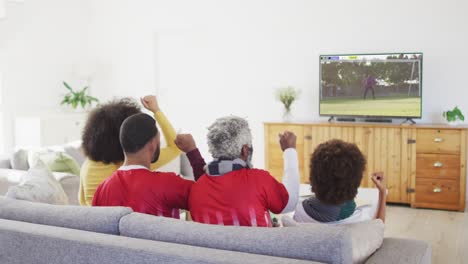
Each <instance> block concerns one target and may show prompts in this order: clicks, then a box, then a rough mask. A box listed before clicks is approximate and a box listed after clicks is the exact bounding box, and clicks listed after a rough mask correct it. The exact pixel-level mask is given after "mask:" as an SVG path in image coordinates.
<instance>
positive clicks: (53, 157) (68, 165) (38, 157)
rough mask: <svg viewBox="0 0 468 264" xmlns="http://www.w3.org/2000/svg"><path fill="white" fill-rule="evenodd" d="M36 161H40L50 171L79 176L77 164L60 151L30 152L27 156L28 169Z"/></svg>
mask: <svg viewBox="0 0 468 264" xmlns="http://www.w3.org/2000/svg"><path fill="white" fill-rule="evenodd" d="M38 161H42V162H43V163H44V164H45V165H47V167H48V168H49V169H50V170H51V171H54V172H64V173H70V174H74V175H80V165H79V164H78V162H76V161H75V160H74V159H73V158H72V157H71V156H70V155H68V154H66V153H65V152H62V151H53V150H38V151H36V150H30V151H29V154H28V163H29V167H34V166H35V164H36V163H37V162H38Z"/></svg>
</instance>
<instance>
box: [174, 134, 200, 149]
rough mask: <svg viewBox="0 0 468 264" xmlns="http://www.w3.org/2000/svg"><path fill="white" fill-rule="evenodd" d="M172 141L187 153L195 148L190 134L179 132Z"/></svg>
mask: <svg viewBox="0 0 468 264" xmlns="http://www.w3.org/2000/svg"><path fill="white" fill-rule="evenodd" d="M174 143H175V144H176V145H177V147H178V148H179V149H180V150H182V151H183V152H185V153H187V152H190V151H192V150H194V149H196V148H197V145H196V144H195V140H194V139H193V137H192V135H191V134H179V135H177V137H176V139H175V140H174Z"/></svg>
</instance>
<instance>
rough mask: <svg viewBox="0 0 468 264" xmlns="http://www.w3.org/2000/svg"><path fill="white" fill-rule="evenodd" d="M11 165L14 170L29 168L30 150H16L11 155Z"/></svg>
mask: <svg viewBox="0 0 468 264" xmlns="http://www.w3.org/2000/svg"><path fill="white" fill-rule="evenodd" d="M10 165H11V168H12V169H14V170H28V169H29V164H28V151H27V150H25V149H18V150H16V151H15V152H14V153H13V155H12V156H11V159H10Z"/></svg>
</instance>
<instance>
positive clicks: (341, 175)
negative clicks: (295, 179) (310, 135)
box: [294, 139, 387, 223]
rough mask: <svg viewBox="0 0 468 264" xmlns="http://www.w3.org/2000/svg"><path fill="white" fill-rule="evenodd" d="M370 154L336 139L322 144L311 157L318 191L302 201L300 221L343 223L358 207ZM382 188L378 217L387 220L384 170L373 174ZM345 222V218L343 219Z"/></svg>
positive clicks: (312, 177)
mask: <svg viewBox="0 0 468 264" xmlns="http://www.w3.org/2000/svg"><path fill="white" fill-rule="evenodd" d="M365 169H366V158H365V157H364V155H363V154H362V153H361V151H360V150H359V148H358V147H357V146H356V145H355V144H351V143H347V142H344V141H342V140H338V139H333V140H330V141H327V142H325V143H322V144H320V145H319V146H318V147H317V148H316V149H315V151H314V153H313V154H312V157H311V159H310V177H309V180H310V183H311V187H312V192H313V193H314V195H313V196H312V197H310V198H308V199H305V200H304V201H302V203H298V205H297V207H296V211H295V214H294V220H295V221H297V222H321V223H340V221H342V220H345V219H348V218H349V217H351V216H352V215H353V214H354V212H355V210H356V203H355V201H354V198H355V197H356V195H357V192H358V188H359V185H360V183H361V180H362V176H363V173H364V171H365ZM372 181H373V182H374V184H375V185H376V187H377V188H378V190H379V203H378V209H377V213H376V216H375V218H378V219H381V220H382V221H383V222H385V203H386V195H387V194H386V183H385V177H384V174H383V173H382V172H375V173H373V174H372ZM343 223H344V222H343Z"/></svg>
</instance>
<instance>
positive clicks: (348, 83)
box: [319, 53, 423, 118]
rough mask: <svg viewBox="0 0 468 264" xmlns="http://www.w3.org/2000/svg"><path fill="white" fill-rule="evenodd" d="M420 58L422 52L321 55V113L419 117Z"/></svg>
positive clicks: (420, 103)
mask: <svg viewBox="0 0 468 264" xmlns="http://www.w3.org/2000/svg"><path fill="white" fill-rule="evenodd" d="M422 60H423V54H422V53H381V54H344V55H343V54H341V55H340V54H338V55H320V102H319V113H320V115H321V116H349V117H386V118H421V114H422V109H421V108H422Z"/></svg>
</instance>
